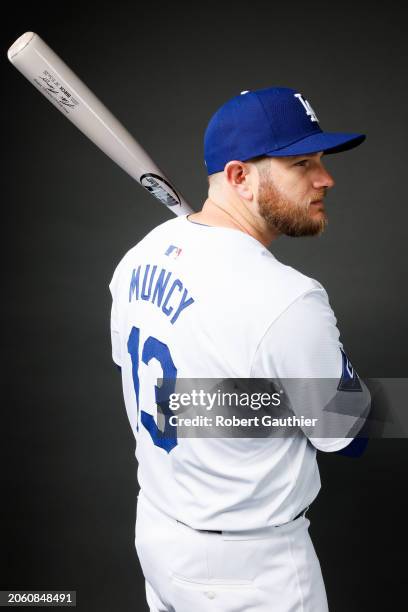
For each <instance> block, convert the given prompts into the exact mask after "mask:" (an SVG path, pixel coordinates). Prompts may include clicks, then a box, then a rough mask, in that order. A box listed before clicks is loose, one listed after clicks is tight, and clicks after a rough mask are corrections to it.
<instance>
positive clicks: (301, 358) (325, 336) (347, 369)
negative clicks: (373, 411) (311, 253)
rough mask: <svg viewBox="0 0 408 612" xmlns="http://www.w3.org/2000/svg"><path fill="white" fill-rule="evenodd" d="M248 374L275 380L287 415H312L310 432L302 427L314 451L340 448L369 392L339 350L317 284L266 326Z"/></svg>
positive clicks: (354, 430) (361, 418)
mask: <svg viewBox="0 0 408 612" xmlns="http://www.w3.org/2000/svg"><path fill="white" fill-rule="evenodd" d="M251 376H252V377H255V378H269V379H270V378H272V379H277V380H278V381H279V384H280V385H281V386H282V388H283V389H284V390H285V393H286V397H287V398H288V399H289V404H290V408H291V410H292V411H293V413H294V414H295V415H296V416H298V417H301V416H303V417H305V418H309V417H311V418H316V419H317V423H318V425H317V427H316V428H314V429H313V432H312V435H311V434H310V429H309V430H306V429H304V430H303V431H304V433H305V434H306V435H307V437H308V438H309V440H310V442H311V443H312V444H313V446H314V447H315V448H317V449H318V450H322V451H326V452H335V451H338V450H340V449H342V448H345V447H346V446H347V445H348V444H349V443H350V442H351V441H352V440H353V438H354V437H355V436H356V435H357V434H358V432H359V430H360V429H361V428H362V427H363V425H364V423H365V420H366V417H367V415H368V412H369V410H370V394H369V391H368V389H367V387H366V385H365V384H364V382H363V381H361V380H360V379H359V377H358V375H357V373H356V372H355V370H354V368H353V367H352V365H351V362H350V361H349V359H348V357H347V355H346V353H345V352H344V350H343V345H342V343H341V342H340V333H339V330H338V328H337V321H336V318H335V316H334V313H333V310H332V309H331V307H330V304H329V300H328V296H327V293H326V291H325V290H324V289H323V288H322V287H321V286H320V287H319V288H315V289H313V290H311V291H308V292H307V293H305V294H303V295H302V296H301V297H299V298H298V299H297V300H295V301H294V302H293V303H292V304H291V305H290V306H289V307H288V308H287V309H286V310H285V311H284V312H283V313H282V314H281V315H280V316H279V317H278V318H277V319H276V320H275V321H274V322H273V323H272V324H271V325H270V327H269V328H268V330H267V331H266V333H265V335H264V336H263V338H262V340H261V342H260V344H259V345H258V348H257V351H256V354H255V357H254V360H253V365H252V370H251ZM302 429H303V428H302Z"/></svg>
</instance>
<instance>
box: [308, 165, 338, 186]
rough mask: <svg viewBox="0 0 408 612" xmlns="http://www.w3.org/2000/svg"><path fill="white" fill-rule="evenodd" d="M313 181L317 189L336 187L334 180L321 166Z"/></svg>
mask: <svg viewBox="0 0 408 612" xmlns="http://www.w3.org/2000/svg"><path fill="white" fill-rule="evenodd" d="M313 179H314V180H313V187H314V188H315V189H323V188H326V189H330V188H331V187H334V179H333V177H332V175H331V174H330V172H328V171H327V170H326V168H325V167H324V166H323V165H320V167H319V169H318V170H317V171H316V174H315V176H314V177H313Z"/></svg>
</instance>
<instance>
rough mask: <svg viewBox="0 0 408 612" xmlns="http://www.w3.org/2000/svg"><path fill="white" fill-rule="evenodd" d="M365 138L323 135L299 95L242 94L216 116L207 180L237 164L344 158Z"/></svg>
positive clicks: (209, 132) (283, 91) (276, 91)
mask: <svg viewBox="0 0 408 612" xmlns="http://www.w3.org/2000/svg"><path fill="white" fill-rule="evenodd" d="M363 140H365V135H364V134H344V133H339V132H335V133H333V132H323V131H322V129H321V128H320V126H319V120H318V118H317V115H316V113H315V112H314V110H313V108H312V107H311V105H310V104H309V102H308V101H307V100H306V98H305V97H304V96H303V95H302V94H300V93H299V92H298V91H297V90H296V89H289V88H288V87H269V88H268V89H258V90H255V91H243V92H242V93H241V94H240V95H239V96H235V97H234V98H232V99H231V100H228V102H226V103H225V104H223V106H221V108H219V109H218V110H217V112H216V113H215V114H214V115H213V116H212V118H211V119H210V122H209V124H208V126H207V129H206V132H205V137H204V158H205V164H206V166H207V171H208V174H214V173H215V172H221V171H222V170H224V166H225V164H226V163H228V162H229V161H231V160H233V159H237V160H239V161H246V160H248V159H251V158H253V157H258V156H262V155H266V156H268V157H287V156H289V155H306V154H308V153H318V152H319V151H323V152H324V153H340V151H346V150H347V149H352V148H354V147H357V146H358V145H359V144H361V143H362V142H363Z"/></svg>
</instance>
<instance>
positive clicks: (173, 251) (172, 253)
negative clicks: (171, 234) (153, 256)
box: [165, 244, 182, 259]
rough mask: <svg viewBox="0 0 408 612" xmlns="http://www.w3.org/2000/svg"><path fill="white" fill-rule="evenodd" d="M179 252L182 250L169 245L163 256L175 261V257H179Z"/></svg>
mask: <svg viewBox="0 0 408 612" xmlns="http://www.w3.org/2000/svg"><path fill="white" fill-rule="evenodd" d="M181 251H182V249H180V248H179V247H177V246H174V244H171V245H170V246H169V247H168V249H167V251H166V252H165V255H167V257H171V258H172V259H177V257H179V255H181Z"/></svg>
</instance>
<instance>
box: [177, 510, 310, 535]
mask: <svg viewBox="0 0 408 612" xmlns="http://www.w3.org/2000/svg"><path fill="white" fill-rule="evenodd" d="M308 510H309V506H306V508H304V509H303V510H302V511H301V512H299V514H297V515H296V516H295V517H294V518H293V519H292V521H296V519H298V518H299V517H301V516H302V515H305V514H306V512H307V511H308ZM292 521H289V522H292ZM177 522H178V523H180V525H184V527H188V528H189V529H193V527H190V526H189V525H186V524H185V523H183V522H182V521H177ZM283 524H284V525H286V524H287V523H283ZM276 527H279V525H276ZM193 531H197V532H198V533H217V534H218V535H221V534H222V533H223V531H218V530H216V529H193Z"/></svg>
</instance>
